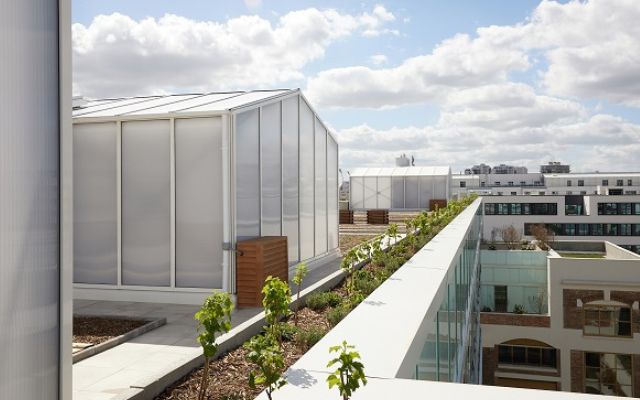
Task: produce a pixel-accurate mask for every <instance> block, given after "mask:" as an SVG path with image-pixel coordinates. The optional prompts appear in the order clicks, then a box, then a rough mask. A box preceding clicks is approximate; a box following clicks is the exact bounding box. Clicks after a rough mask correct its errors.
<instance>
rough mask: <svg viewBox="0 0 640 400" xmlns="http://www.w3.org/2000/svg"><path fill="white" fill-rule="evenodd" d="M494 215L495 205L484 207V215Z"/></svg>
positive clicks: (488, 204) (489, 204)
mask: <svg viewBox="0 0 640 400" xmlns="http://www.w3.org/2000/svg"><path fill="white" fill-rule="evenodd" d="M495 213H496V209H495V204H491V203H487V204H485V205H484V214H485V215H495Z"/></svg>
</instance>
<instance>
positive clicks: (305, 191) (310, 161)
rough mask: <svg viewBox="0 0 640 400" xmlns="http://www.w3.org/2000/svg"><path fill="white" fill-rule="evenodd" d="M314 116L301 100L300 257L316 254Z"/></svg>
mask: <svg viewBox="0 0 640 400" xmlns="http://www.w3.org/2000/svg"><path fill="white" fill-rule="evenodd" d="M313 124H314V116H313V113H312V112H311V110H310V109H309V106H307V104H306V103H305V102H304V101H302V100H301V101H300V259H302V260H305V259H307V258H311V257H313V256H314V237H315V230H314V212H313V207H314V176H313V170H314V157H313V155H314V153H313V145H314V137H313Z"/></svg>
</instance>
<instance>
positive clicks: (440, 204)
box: [429, 199, 447, 211]
mask: <svg viewBox="0 0 640 400" xmlns="http://www.w3.org/2000/svg"><path fill="white" fill-rule="evenodd" d="M436 206H437V207H438V208H445V207H446V206H447V201H446V200H443V199H431V200H429V210H430V211H435V209H436Z"/></svg>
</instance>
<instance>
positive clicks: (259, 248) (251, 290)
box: [236, 236, 289, 307]
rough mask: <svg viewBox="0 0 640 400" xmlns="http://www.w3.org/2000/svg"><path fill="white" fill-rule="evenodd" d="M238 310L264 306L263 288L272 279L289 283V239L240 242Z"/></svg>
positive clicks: (237, 287)
mask: <svg viewBox="0 0 640 400" xmlns="http://www.w3.org/2000/svg"><path fill="white" fill-rule="evenodd" d="M236 267H237V273H236V289H237V296H238V307H260V306H262V293H261V291H262V286H263V285H264V281H265V279H266V278H267V277H268V276H269V275H271V276H275V277H278V278H280V279H282V280H283V281H285V282H288V280H289V263H288V251H287V237H286V236H265V237H261V238H256V239H251V240H244V241H242V242H238V257H237V261H236Z"/></svg>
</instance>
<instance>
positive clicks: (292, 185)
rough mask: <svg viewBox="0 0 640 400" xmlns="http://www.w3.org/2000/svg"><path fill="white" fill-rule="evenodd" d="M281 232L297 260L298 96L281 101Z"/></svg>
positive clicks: (290, 255) (290, 254) (290, 260)
mask: <svg viewBox="0 0 640 400" xmlns="http://www.w3.org/2000/svg"><path fill="white" fill-rule="evenodd" d="M282 153H283V158H282V185H283V188H282V234H283V235H284V236H286V237H287V243H288V244H289V262H294V261H298V251H299V244H298V243H299V240H298V194H299V191H298V168H299V167H298V96H296V97H291V98H289V99H286V100H284V101H283V102H282Z"/></svg>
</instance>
